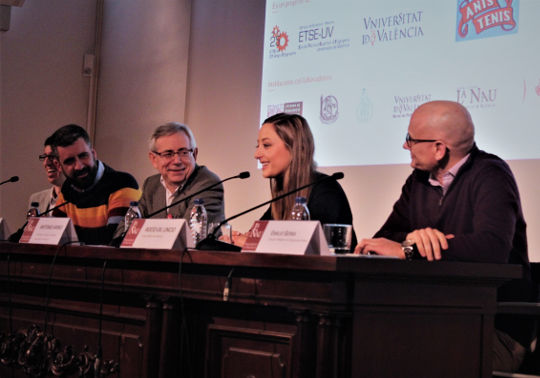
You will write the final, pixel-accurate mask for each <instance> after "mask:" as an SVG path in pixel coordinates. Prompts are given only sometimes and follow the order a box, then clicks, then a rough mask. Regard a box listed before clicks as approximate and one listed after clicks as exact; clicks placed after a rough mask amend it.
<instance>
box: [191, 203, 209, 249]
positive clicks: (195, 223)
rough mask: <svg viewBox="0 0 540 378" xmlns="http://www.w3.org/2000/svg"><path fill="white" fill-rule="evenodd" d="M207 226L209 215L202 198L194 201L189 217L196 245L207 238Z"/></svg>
mask: <svg viewBox="0 0 540 378" xmlns="http://www.w3.org/2000/svg"><path fill="white" fill-rule="evenodd" d="M207 224H208V215H207V214H206V208H205V207H204V200H203V199H202V198H197V199H196V200H195V201H194V205H193V208H192V209H191V214H190V216H189V227H190V228H191V234H192V235H193V241H194V242H195V245H197V243H199V242H200V241H201V240H203V239H204V238H205V237H206V226H207Z"/></svg>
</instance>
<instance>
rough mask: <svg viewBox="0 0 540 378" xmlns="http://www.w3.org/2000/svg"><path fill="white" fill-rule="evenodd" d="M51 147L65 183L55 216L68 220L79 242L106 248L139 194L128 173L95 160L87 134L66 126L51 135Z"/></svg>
mask: <svg viewBox="0 0 540 378" xmlns="http://www.w3.org/2000/svg"><path fill="white" fill-rule="evenodd" d="M52 138H53V143H54V146H55V150H56V153H57V156H58V161H59V162H60V165H61V167H62V171H63V172H64V175H65V176H66V181H65V182H64V185H62V191H61V193H60V195H59V196H58V199H57V201H56V203H57V206H58V205H60V204H62V203H64V202H67V203H66V204H65V205H64V206H61V207H57V208H56V209H55V210H54V211H53V215H54V216H57V217H58V216H64V217H65V216H68V217H70V218H71V220H72V221H73V224H74V226H75V230H76V231H77V235H78V237H79V240H80V241H82V242H84V243H86V244H109V243H110V241H111V239H112V236H113V233H114V231H115V230H116V228H117V226H118V223H120V222H121V221H122V220H123V217H124V215H125V213H126V211H127V209H128V207H129V203H130V202H131V201H138V200H139V198H140V197H141V191H140V190H139V186H138V184H137V181H136V180H135V179H134V178H133V177H132V176H131V175H130V174H128V173H124V172H118V171H115V170H114V169H112V168H111V167H109V166H107V165H105V164H104V163H103V162H101V161H99V160H97V154H96V151H95V150H94V148H92V145H91V143H90V138H89V136H88V133H87V132H86V131H85V130H84V129H83V128H82V127H80V126H77V125H66V126H64V127H61V128H60V129H58V130H57V131H56V132H55V133H54V134H53V135H52Z"/></svg>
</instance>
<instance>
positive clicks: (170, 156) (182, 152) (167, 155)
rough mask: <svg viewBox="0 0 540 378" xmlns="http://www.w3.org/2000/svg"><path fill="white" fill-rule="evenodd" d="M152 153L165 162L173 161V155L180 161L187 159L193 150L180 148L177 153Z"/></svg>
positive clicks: (168, 151)
mask: <svg viewBox="0 0 540 378" xmlns="http://www.w3.org/2000/svg"><path fill="white" fill-rule="evenodd" d="M152 152H153V153H154V154H156V155H158V156H159V157H161V158H163V159H166V160H172V159H174V156H175V155H178V157H180V159H187V158H188V157H189V156H190V155H191V154H192V153H193V148H190V149H187V148H181V149H179V150H178V151H172V150H167V151H163V152H157V151H152Z"/></svg>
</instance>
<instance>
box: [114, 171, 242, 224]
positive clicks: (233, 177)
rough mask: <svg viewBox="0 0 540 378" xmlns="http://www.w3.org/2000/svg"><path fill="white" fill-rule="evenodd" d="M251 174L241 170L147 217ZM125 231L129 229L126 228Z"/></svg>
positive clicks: (148, 216)
mask: <svg viewBox="0 0 540 378" xmlns="http://www.w3.org/2000/svg"><path fill="white" fill-rule="evenodd" d="M249 176H250V174H249V172H248V171H245V172H240V173H239V174H237V175H235V176H231V177H227V178H226V179H224V180H221V181H218V182H216V183H214V184H212V185H208V186H207V187H206V188H203V189H201V190H199V191H197V192H195V193H192V194H190V195H189V196H186V197H184V198H180V199H179V200H178V201H175V202H173V203H171V204H170V205H168V206H165V207H164V208H162V209H159V210H157V211H154V212H153V213H150V214H148V215H147V216H146V218H152V217H153V216H154V215H157V214H159V213H161V212H162V211H165V210H167V209H169V208H171V207H173V206H176V205H178V204H179V203H181V202H184V201H189V200H190V199H192V198H193V197H195V196H196V195H198V194H201V193H202V192H206V191H207V190H210V189H212V188H213V187H214V186H218V185H220V184H223V183H224V182H225V181H229V180H232V179H235V178H239V179H242V180H243V179H246V178H248V177H249ZM125 231H127V230H125Z"/></svg>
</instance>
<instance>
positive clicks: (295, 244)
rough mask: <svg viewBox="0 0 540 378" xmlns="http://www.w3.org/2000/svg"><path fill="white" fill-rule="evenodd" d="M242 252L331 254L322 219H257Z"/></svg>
mask: <svg viewBox="0 0 540 378" xmlns="http://www.w3.org/2000/svg"><path fill="white" fill-rule="evenodd" d="M242 252H263V253H282V254H288V255H330V250H329V249H328V245H327V243H326V238H325V237H324V232H323V229H322V227H321V223H320V222H319V221H255V223H254V224H253V227H251V230H250V235H249V236H248V238H247V239H246V242H245V244H244V247H243V248H242Z"/></svg>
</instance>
